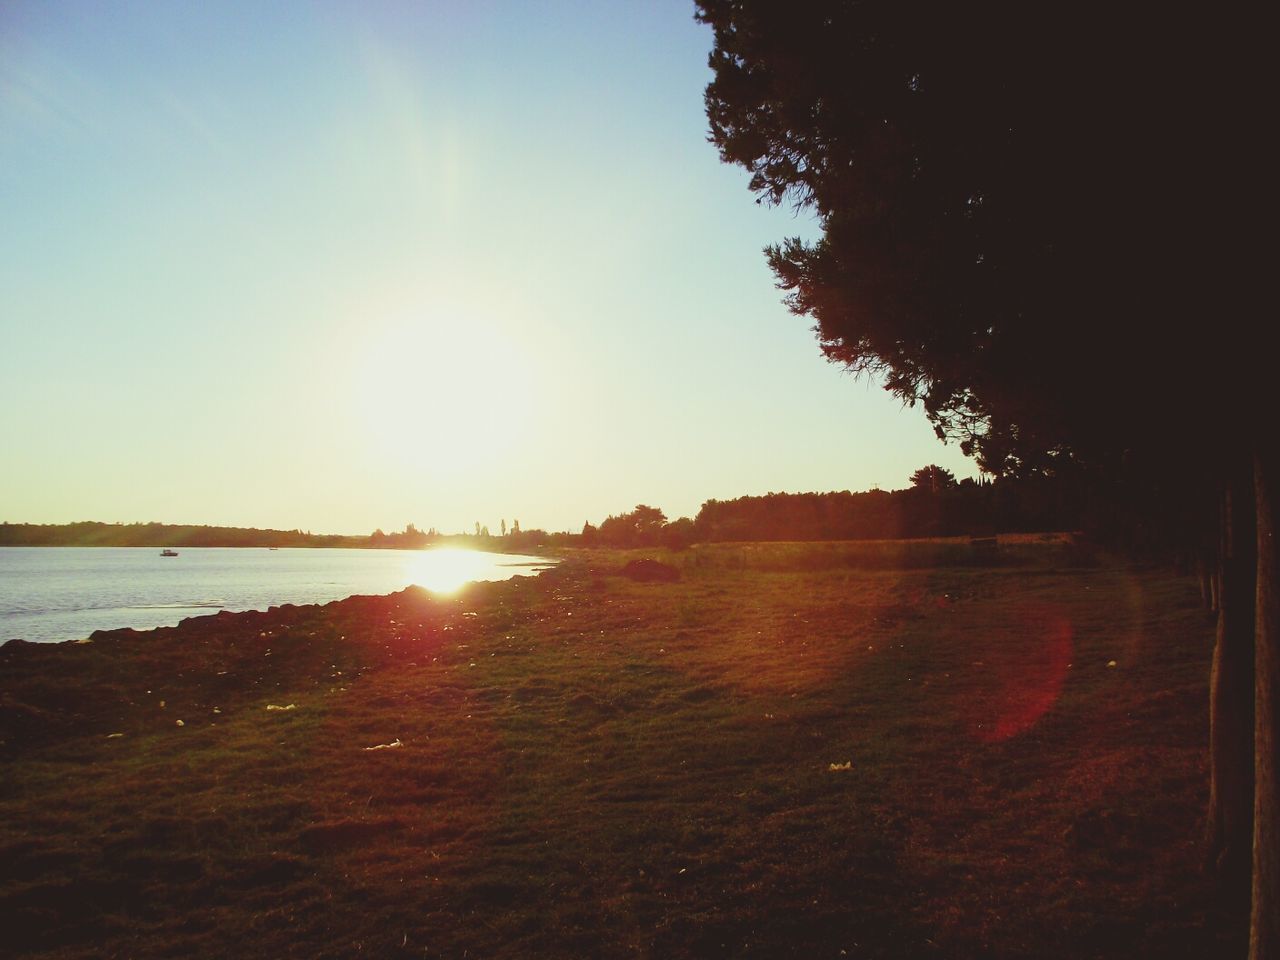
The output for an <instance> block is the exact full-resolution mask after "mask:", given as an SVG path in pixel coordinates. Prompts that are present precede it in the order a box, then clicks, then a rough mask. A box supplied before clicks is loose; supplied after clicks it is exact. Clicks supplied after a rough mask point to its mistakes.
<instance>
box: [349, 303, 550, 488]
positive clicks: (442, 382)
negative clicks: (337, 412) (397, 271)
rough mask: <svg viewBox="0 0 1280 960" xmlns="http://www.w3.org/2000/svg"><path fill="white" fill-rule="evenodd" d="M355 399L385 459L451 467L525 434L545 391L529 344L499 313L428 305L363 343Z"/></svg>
mask: <svg viewBox="0 0 1280 960" xmlns="http://www.w3.org/2000/svg"><path fill="white" fill-rule="evenodd" d="M359 353H360V364H359V368H360V372H359V375H358V377H357V383H356V391H357V393H356V397H355V402H356V406H357V407H358V409H359V410H360V412H361V417H360V419H361V421H362V422H361V428H362V430H363V432H364V435H365V436H366V438H367V439H368V440H369V442H370V444H371V445H372V447H373V449H374V452H375V454H376V455H378V456H379V458H382V459H386V460H389V461H391V462H393V463H395V464H397V465H398V466H401V467H412V468H414V469H417V470H427V471H431V472H433V473H453V472H457V471H459V470H466V469H473V468H474V467H476V466H483V465H485V464H490V463H493V462H494V461H496V460H497V459H499V457H500V456H501V455H502V454H503V453H504V452H506V451H510V450H511V449H512V447H513V446H514V445H519V444H520V443H522V441H523V438H524V435H525V432H526V431H527V429H528V427H529V425H530V423H531V422H532V417H533V415H534V411H535V409H536V407H537V401H538V392H537V386H536V381H535V377H534V375H533V370H534V366H535V365H534V363H533V360H532V357H531V355H530V350H529V349H528V348H527V347H526V346H524V345H523V344H522V343H521V342H520V341H519V340H518V339H516V338H515V337H513V336H512V335H511V333H510V332H509V331H508V330H507V329H505V328H504V326H503V324H502V323H501V322H500V321H499V320H498V319H497V318H496V317H495V316H492V315H486V314H485V313H484V312H483V311H479V310H477V309H476V308H475V307H470V306H466V305H462V306H459V305H457V304H446V305H438V304H437V305H427V306H423V307H420V308H418V309H415V310H408V311H405V312H403V313H401V314H399V315H397V316H394V317H392V318H390V319H389V320H388V321H385V322H383V323H382V324H379V325H375V326H374V327H373V329H372V330H371V332H370V333H369V335H368V336H367V337H365V339H364V340H363V342H362V343H361V345H360V348H359Z"/></svg>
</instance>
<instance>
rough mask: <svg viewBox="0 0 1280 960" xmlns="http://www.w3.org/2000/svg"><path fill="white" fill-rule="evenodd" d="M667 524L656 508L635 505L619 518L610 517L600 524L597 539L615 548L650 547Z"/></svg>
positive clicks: (662, 514) (641, 504) (663, 514)
mask: <svg viewBox="0 0 1280 960" xmlns="http://www.w3.org/2000/svg"><path fill="white" fill-rule="evenodd" d="M666 522H667V515H666V514H665V513H663V512H662V511H661V510H659V509H658V508H657V507H650V506H647V505H646V504H643V503H640V504H636V508H635V509H634V510H632V511H631V512H629V513H624V514H622V515H621V516H617V517H614V516H610V517H608V518H606V519H605V520H604V521H602V522H601V524H600V529H599V534H598V536H599V539H600V540H601V541H602V542H604V543H609V544H613V545H615V546H624V547H629V546H652V545H654V544H656V543H657V542H658V535H659V533H660V532H661V531H662V527H663V525H664V524H665V523H666Z"/></svg>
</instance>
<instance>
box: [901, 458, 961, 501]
mask: <svg viewBox="0 0 1280 960" xmlns="http://www.w3.org/2000/svg"><path fill="white" fill-rule="evenodd" d="M955 485H956V475H955V474H954V473H952V472H951V471H950V470H947V469H946V468H945V467H940V466H938V465H937V464H936V463H931V464H929V466H927V467H921V468H920V469H919V470H917V471H916V472H915V473H913V474H912V475H911V486H912V487H913V488H914V489H916V490H923V491H925V492H926V493H932V494H939V493H941V492H942V491H943V490H949V489H951V488H952V487H954V486H955Z"/></svg>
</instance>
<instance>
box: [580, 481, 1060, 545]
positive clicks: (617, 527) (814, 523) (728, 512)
mask: <svg viewBox="0 0 1280 960" xmlns="http://www.w3.org/2000/svg"><path fill="white" fill-rule="evenodd" d="M911 481H912V482H911V486H910V487H908V488H907V489H904V490H892V491H889V490H870V491H866V492H863V493H851V492H850V491H848V490H842V491H836V492H831V493H770V494H767V495H765V496H755V497H738V498H737V499H736V500H708V501H707V502H706V503H704V504H703V505H702V509H701V510H699V511H698V515H697V516H696V517H694V518H693V519H692V520H690V519H689V518H687V517H681V518H680V519H678V520H675V521H672V522H668V521H667V519H666V516H665V515H664V514H663V513H662V511H661V510H659V509H657V508H655V507H650V506H647V505H645V504H640V505H638V506H637V507H636V508H635V509H634V510H632V511H631V512H629V513H624V514H622V515H620V516H611V517H609V518H608V519H606V520H605V521H604V522H603V523H601V524H600V525H599V527H595V526H593V525H591V524H587V525H586V526H585V527H584V528H583V531H582V535H581V539H582V540H583V541H584V542H586V543H587V544H600V545H604V546H648V545H655V546H657V545H661V546H669V547H677V548H678V547H681V546H687V545H689V544H692V543H708V542H715V541H725V540H889V539H899V538H908V537H948V536H966V535H967V536H981V537H988V536H993V535H995V534H998V533H1018V532H1032V531H1041V530H1073V529H1078V528H1079V527H1081V526H1082V525H1083V524H1084V521H1085V509H1084V507H1083V498H1082V496H1081V494H1080V490H1079V488H1078V487H1077V486H1076V485H1074V484H1068V483H1066V482H1064V481H1062V480H1056V479H1051V478H1047V477H1033V478H1029V479H997V480H992V481H987V480H970V479H965V480H961V481H959V482H957V481H956V480H955V477H954V476H953V475H952V474H951V473H950V471H948V470H945V469H943V468H941V467H937V466H932V465H931V466H928V467H924V468H921V469H920V470H917V471H916V473H915V474H914V475H913V476H912V478H911Z"/></svg>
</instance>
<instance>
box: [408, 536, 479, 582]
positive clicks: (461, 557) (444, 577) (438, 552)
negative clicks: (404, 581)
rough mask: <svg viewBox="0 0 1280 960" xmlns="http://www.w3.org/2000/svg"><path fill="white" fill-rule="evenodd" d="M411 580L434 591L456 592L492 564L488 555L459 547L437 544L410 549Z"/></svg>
mask: <svg viewBox="0 0 1280 960" xmlns="http://www.w3.org/2000/svg"><path fill="white" fill-rule="evenodd" d="M406 557H407V563H408V567H409V580H410V582H411V583H415V584H417V585H418V586H420V587H422V588H424V589H426V590H430V591H431V592H432V593H456V592H457V591H458V589H459V588H461V587H462V585H463V584H465V583H468V582H469V581H471V580H475V579H477V578H479V577H480V576H481V574H482V573H483V572H484V571H485V569H486V568H487V567H488V565H489V563H488V560H487V559H486V557H485V555H483V554H481V553H478V552H477V551H475V550H463V549H459V548H457V547H435V548H432V549H430V550H421V551H417V552H413V553H407V554H406Z"/></svg>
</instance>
